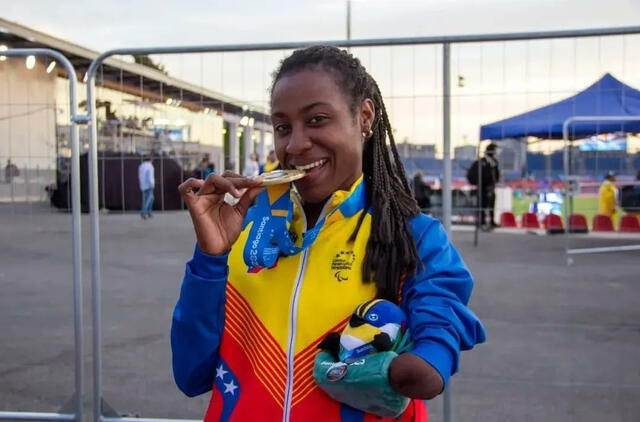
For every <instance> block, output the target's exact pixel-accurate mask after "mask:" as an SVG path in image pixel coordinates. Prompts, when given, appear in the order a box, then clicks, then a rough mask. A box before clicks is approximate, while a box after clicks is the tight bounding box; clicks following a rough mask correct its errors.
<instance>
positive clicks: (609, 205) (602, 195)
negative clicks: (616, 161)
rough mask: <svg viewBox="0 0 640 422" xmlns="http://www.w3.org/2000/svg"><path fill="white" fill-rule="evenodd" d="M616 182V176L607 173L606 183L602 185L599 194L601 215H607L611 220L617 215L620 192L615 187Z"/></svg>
mask: <svg viewBox="0 0 640 422" xmlns="http://www.w3.org/2000/svg"><path fill="white" fill-rule="evenodd" d="M615 181H616V175H615V174H614V173H613V172H609V173H607V175H606V176H605V178H604V181H603V182H602V184H601V185H600V191H599V192H598V202H599V205H600V209H599V213H600V214H602V215H606V216H607V217H609V218H613V216H614V215H615V214H616V202H617V201H616V199H617V197H618V190H617V189H616V186H615V185H614V183H615Z"/></svg>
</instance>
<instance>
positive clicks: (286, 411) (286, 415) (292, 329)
mask: <svg viewBox="0 0 640 422" xmlns="http://www.w3.org/2000/svg"><path fill="white" fill-rule="evenodd" d="M294 198H295V200H296V203H297V205H298V207H299V208H300V211H301V213H302V216H303V218H304V227H305V231H306V229H307V216H306V215H305V214H304V209H303V208H302V203H301V201H299V200H298V198H297V196H295V195H294ZM332 200H333V195H331V198H329V199H328V200H327V202H326V203H325V205H324V207H323V208H322V211H321V212H320V215H319V216H318V220H319V219H321V218H322V216H323V215H324V214H325V212H326V211H327V207H328V206H329V204H330V203H331V201H332ZM310 249H311V247H309V248H308V249H305V250H304V251H302V258H301V259H300V267H299V268H298V275H297V276H296V284H295V286H294V288H293V295H292V297H291V307H290V308H289V341H288V342H287V385H286V387H285V393H284V408H283V412H282V421H283V422H289V419H290V418H291V401H292V400H293V377H294V373H293V362H294V358H295V344H296V321H297V320H298V299H299V296H300V289H301V288H302V281H303V280H304V273H305V272H306V270H307V258H308V256H309V250H310Z"/></svg>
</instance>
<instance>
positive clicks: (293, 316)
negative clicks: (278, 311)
mask: <svg viewBox="0 0 640 422" xmlns="http://www.w3.org/2000/svg"><path fill="white" fill-rule="evenodd" d="M308 255H309V250H308V249H305V250H304V251H302V258H301V262H300V269H299V270H298V277H297V280H296V285H295V288H294V290H293V297H292V298H291V308H290V311H289V315H290V321H289V343H288V348H287V386H286V389H285V396H284V409H283V410H284V412H283V414H282V421H283V422H289V418H290V417H291V400H292V399H293V376H294V374H293V361H294V357H295V353H294V348H295V343H296V320H297V317H298V298H299V296H300V288H301V287H302V280H303V279H304V273H305V270H306V267H307V256H308Z"/></svg>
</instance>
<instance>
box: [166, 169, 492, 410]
mask: <svg viewBox="0 0 640 422" xmlns="http://www.w3.org/2000/svg"><path fill="white" fill-rule="evenodd" d="M292 196H293V197H294V198H293V199H294V203H295V204H296V205H295V206H294V209H295V211H294V217H293V220H292V223H291V224H292V228H293V230H294V231H295V232H296V233H297V234H298V238H299V239H300V238H301V235H300V234H301V233H302V232H303V231H304V229H305V227H306V222H305V217H304V213H303V212H302V207H301V206H300V204H299V203H296V202H295V199H296V198H295V195H292ZM343 201H349V204H348V207H347V208H348V209H351V210H353V211H354V212H355V213H353V212H352V213H351V214H352V215H351V216H350V217H345V216H344V215H343V214H342V213H341V212H340V211H338V212H335V213H333V214H332V215H331V218H328V219H327V221H326V222H325V225H324V227H323V228H322V229H321V231H320V233H319V235H318V238H317V239H316V241H315V243H314V244H313V245H312V246H311V247H310V248H308V249H306V250H305V251H304V252H302V253H300V254H298V255H294V256H287V257H284V256H282V257H280V258H279V260H278V262H277V264H276V265H275V266H274V267H273V268H270V269H263V270H261V271H258V272H255V271H253V272H249V271H247V266H246V264H245V263H244V260H243V255H242V254H243V249H244V245H245V242H247V236H248V232H249V229H250V227H246V228H245V230H244V231H243V232H242V234H241V235H240V237H239V238H238V240H237V241H236V243H235V244H234V246H233V247H232V249H231V251H230V252H229V253H228V254H226V255H223V256H211V255H207V254H205V253H203V252H202V251H200V250H199V248H198V247H197V246H196V249H195V252H194V255H193V258H192V259H191V260H190V261H189V262H188V263H187V265H186V270H185V275H184V280H183V282H182V287H181V292H180V298H179V300H178V302H177V304H176V307H175V310H174V314H173V325H172V329H171V345H172V350H173V371H174V377H175V381H176V383H177V385H178V387H179V388H180V389H181V390H182V391H183V392H184V393H185V394H186V395H188V396H191V397H192V396H197V395H200V394H203V393H205V392H208V391H210V390H213V392H212V395H211V401H210V404H209V407H208V409H207V412H206V415H205V421H241V422H245V421H285V422H286V421H304V422H313V421H343V422H356V421H363V422H364V421H369V420H371V421H382V420H383V419H381V418H379V417H377V416H374V415H370V414H364V413H363V412H361V411H358V410H355V409H352V408H350V407H348V406H346V405H343V404H341V403H339V402H337V401H335V400H333V399H331V398H330V397H328V396H327V395H326V394H325V393H324V392H323V391H322V390H320V389H319V388H318V387H317V386H316V384H315V382H314V379H313V376H312V373H313V362H314V357H315V355H316V353H317V352H318V349H317V345H318V343H319V342H320V341H321V340H322V339H323V338H324V337H325V336H326V335H327V334H328V333H330V332H334V331H337V332H340V331H342V329H343V327H344V326H345V325H346V323H347V320H348V318H349V316H350V315H351V313H352V312H353V310H354V309H355V307H356V306H357V305H359V304H361V303H363V302H365V301H367V300H370V299H372V298H374V297H375V296H376V288H375V284H374V283H364V282H363V281H362V270H361V268H362V262H363V258H364V255H365V250H366V245H367V241H368V238H369V233H370V230H371V215H370V214H368V215H367V216H366V217H365V219H364V221H363V224H362V226H361V228H360V230H359V232H358V234H357V236H356V238H355V240H354V241H351V242H350V241H349V237H350V236H351V234H352V233H353V231H354V229H355V227H356V224H357V221H358V218H359V216H360V213H361V212H367V211H365V184H364V182H363V181H362V178H360V179H359V180H358V181H356V182H355V183H354V185H353V186H352V187H351V189H350V190H349V191H337V192H335V193H334V194H333V196H332V197H331V199H330V200H329V201H328V202H327V205H326V206H325V210H324V211H323V212H324V214H323V215H328V214H327V213H329V212H330V211H331V210H332V209H333V208H335V207H337V206H338V205H340V204H341V203H342V202H343ZM409 225H410V229H411V232H412V234H413V236H414V239H415V242H416V245H417V250H418V254H419V256H420V259H421V261H422V265H420V266H419V269H418V271H417V272H416V274H415V275H414V276H412V277H408V278H407V279H405V280H404V282H403V285H402V291H401V306H402V307H403V309H404V310H405V312H406V314H407V317H408V323H409V328H410V330H411V334H412V339H413V341H414V347H413V350H412V351H411V353H414V354H416V355H417V356H419V357H421V358H422V359H424V360H425V361H427V362H428V363H429V364H430V365H431V366H433V367H434V368H435V369H436V370H437V371H438V372H439V373H440V375H441V376H442V379H443V380H444V382H445V383H446V382H447V380H448V379H449V377H450V376H451V375H452V374H453V373H455V372H456V371H457V369H458V361H459V354H460V350H466V349H470V348H472V347H473V346H474V345H475V344H477V343H480V342H483V341H484V339H485V333H484V329H483V327H482V325H481V323H480V321H479V320H478V319H477V318H476V316H475V315H474V314H473V313H472V312H471V311H470V310H469V308H467V303H468V301H469V297H470V294H471V290H472V286H473V279H472V277H471V274H470V273H469V271H468V270H467V267H466V266H465V264H464V262H463V261H462V259H461V257H460V255H459V254H458V252H457V251H456V249H455V248H454V247H453V245H452V244H451V243H450V241H449V239H448V237H447V235H446V233H445V231H444V229H443V227H442V225H441V224H440V223H439V222H438V221H437V220H434V219H433V218H431V217H428V216H426V215H423V214H420V215H418V216H416V217H414V218H412V219H410V220H409ZM401 420H407V421H408V420H416V421H418V420H420V421H423V420H426V408H425V405H424V403H423V402H422V401H419V400H413V401H412V403H411V404H410V406H409V408H408V409H407V411H406V412H405V414H404V415H403V417H402V419H401Z"/></svg>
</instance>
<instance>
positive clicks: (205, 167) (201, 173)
mask: <svg viewBox="0 0 640 422" xmlns="http://www.w3.org/2000/svg"><path fill="white" fill-rule="evenodd" d="M211 173H213V170H212V168H211V164H209V159H208V158H207V157H203V158H202V160H200V163H199V164H198V167H196V169H195V170H194V171H193V177H195V178H196V179H203V180H204V179H206V178H207V177H208V176H209V175H210V174H211Z"/></svg>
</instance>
